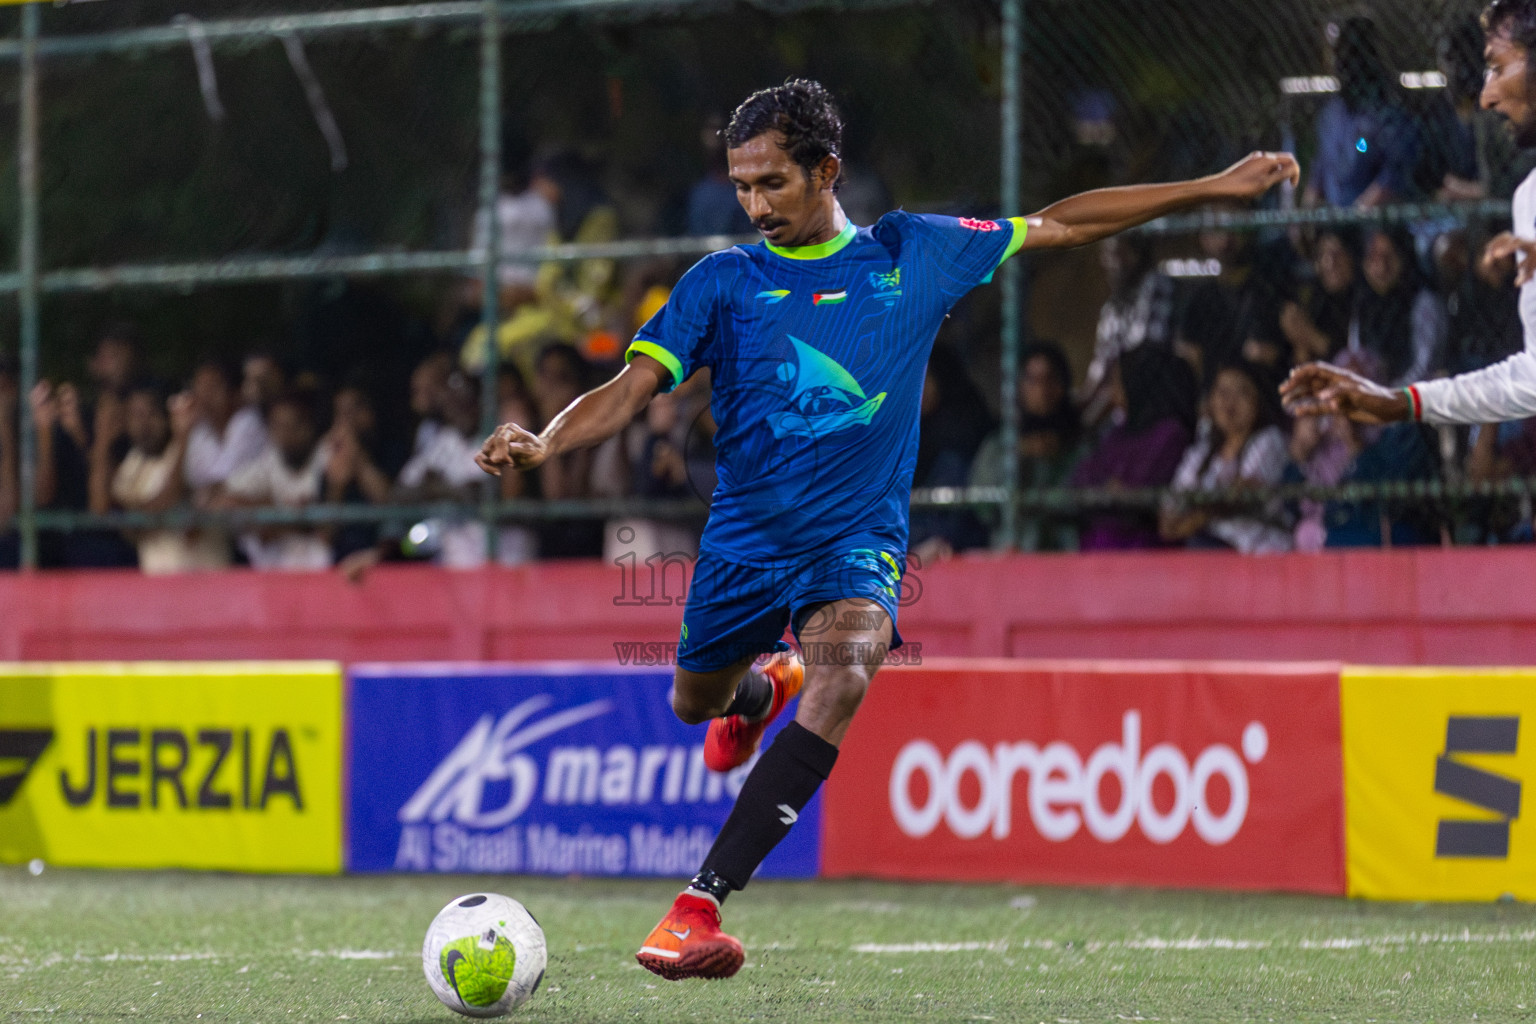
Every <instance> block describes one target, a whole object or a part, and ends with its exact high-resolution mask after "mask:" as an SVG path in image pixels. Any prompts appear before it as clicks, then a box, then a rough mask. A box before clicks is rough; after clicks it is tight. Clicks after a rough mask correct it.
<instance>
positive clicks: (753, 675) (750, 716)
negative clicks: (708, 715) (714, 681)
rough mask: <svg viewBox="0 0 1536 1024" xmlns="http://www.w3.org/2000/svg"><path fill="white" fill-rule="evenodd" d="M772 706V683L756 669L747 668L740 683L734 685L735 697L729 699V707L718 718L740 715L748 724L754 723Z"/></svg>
mask: <svg viewBox="0 0 1536 1024" xmlns="http://www.w3.org/2000/svg"><path fill="white" fill-rule="evenodd" d="M772 705H773V682H772V681H771V680H769V678H768V677H767V676H765V675H763V674H762V673H761V672H759V671H758V670H757V669H755V668H749V669H747V674H746V675H744V676H742V677H741V682H739V683H737V684H736V696H735V697H733V698H731V703H730V706H729V707H727V708H726V709H725V713H724V714H722V715H721V716H720V717H721V718H729V717H730V716H732V715H740V716H741V717H742V718H745V719H746V720H747V721H749V722H755V721H757V720H758V719H759V718H762V717H763V716H764V715H766V714H767V713H768V709H769V708H770V707H771V706H772Z"/></svg>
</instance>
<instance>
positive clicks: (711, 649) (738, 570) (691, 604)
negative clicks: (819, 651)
mask: <svg viewBox="0 0 1536 1024" xmlns="http://www.w3.org/2000/svg"><path fill="white" fill-rule="evenodd" d="M902 560H903V556H902V555H901V554H899V553H897V552H894V551H885V550H876V549H872V548H857V549H853V550H844V551H840V552H836V553H825V554H817V555H814V556H810V557H806V558H802V559H798V560H796V561H794V562H791V563H785V564H779V565H769V566H762V565H756V566H754V565H742V564H740V563H737V562H732V561H728V560H725V559H722V558H719V557H717V556H714V555H710V554H707V553H706V554H702V555H700V556H699V560H698V562H697V563H696V564H695V565H694V569H693V580H692V582H691V583H690V584H689V586H688V600H687V605H686V608H685V610H684V612H683V628H682V635H681V637H680V639H679V642H678V648H677V663H678V664H679V665H681V666H682V667H683V668H685V669H688V670H689V671H691V672H713V671H715V670H717V669H722V668H725V667H726V666H727V665H732V664H734V663H736V662H738V661H740V660H742V659H743V658H753V657H756V656H758V655H760V654H766V653H768V652H770V651H775V650H783V649H785V646H786V645H785V644H784V643H783V642H782V641H783V636H784V628H785V627H786V626H791V625H792V626H793V628H794V634H795V639H796V640H798V641H799V642H800V644H801V647H802V649H805V650H807V651H809V650H810V649H811V648H813V647H814V646H815V645H816V644H817V643H818V637H820V638H822V639H825V633H826V632H827V631H828V630H830V629H831V628H832V626H833V625H834V623H833V622H832V619H831V610H830V609H829V608H818V607H817V606H818V605H824V604H826V603H827V602H830V601H839V600H843V599H845V598H867V599H869V600H871V601H874V602H876V603H878V604H879V605H880V607H881V608H883V609H884V610H885V613H886V614H887V615H889V616H890V620H891V643H890V648H889V649H890V650H895V649H896V648H898V647H900V646H901V634H900V633H899V632H897V630H896V609H897V606H898V604H899V603H900V596H901V572H902V564H903V561H902ZM845 625H846V624H845ZM866 628H874V624H873V623H871V624H870V625H869V626H868V627H866ZM861 660H862V659H861Z"/></svg>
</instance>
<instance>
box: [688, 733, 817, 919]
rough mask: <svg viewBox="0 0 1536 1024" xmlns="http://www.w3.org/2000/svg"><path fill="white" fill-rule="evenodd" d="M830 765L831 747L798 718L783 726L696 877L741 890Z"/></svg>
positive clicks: (813, 793) (756, 767)
mask: <svg viewBox="0 0 1536 1024" xmlns="http://www.w3.org/2000/svg"><path fill="white" fill-rule="evenodd" d="M836 763H837V748H836V747H834V746H833V745H832V744H830V743H828V742H827V741H826V740H824V739H822V738H821V737H820V736H817V735H816V734H815V733H813V732H811V731H810V730H809V729H807V728H805V727H804V726H802V725H801V724H800V723H799V722H790V723H789V724H788V725H786V726H785V727H784V731H783V732H781V733H779V736H778V739H776V740H774V741H773V745H772V746H770V747H769V748H768V749H767V750H765V751H764V752H763V756H762V757H761V758H759V759H758V762H757V764H756V765H754V766H753V768H752V774H750V775H748V776H747V782H746V784H745V785H744V786H742V787H741V795H740V796H739V797H737V798H736V806H735V807H733V808H731V814H730V817H728V818H726V819H725V826H724V827H723V828H721V829H720V834H719V835H718V836H716V837H715V845H714V846H712V847H710V850H709V855H708V856H707V857H705V858H704V864H703V866H702V868H701V869H700V871H699V877H700V878H701V879H702V878H704V876H705V875H706V874H711V873H712V874H714V875H715V876H717V877H718V878H720V879H722V880H724V882H725V883H726V884H727V885H729V886H730V887H731V888H732V889H742V888H745V887H746V884H747V882H748V881H749V880H750V879H751V878H752V873H753V872H754V871H756V870H757V866H758V865H759V864H761V863H762V862H763V858H764V857H766V856H768V854H769V853H770V852H771V851H772V850H773V848H774V847H775V846H778V845H779V841H780V840H782V839H783V838H784V837H785V836H786V835H788V834H789V829H790V826H792V825H794V823H795V822H796V821H797V820H798V819H799V817H800V812H801V811H802V810H804V809H805V805H806V804H808V803H810V802H811V797H813V796H815V795H816V790H818V789H819V788H821V784H822V783H823V782H824V781H826V778H827V776H828V775H830V774H831V773H832V766H833V765H834V764H836ZM696 887H697V888H700V889H703V888H704V887H702V886H696ZM704 891H711V890H708V889H705V890H704ZM717 898H719V897H717Z"/></svg>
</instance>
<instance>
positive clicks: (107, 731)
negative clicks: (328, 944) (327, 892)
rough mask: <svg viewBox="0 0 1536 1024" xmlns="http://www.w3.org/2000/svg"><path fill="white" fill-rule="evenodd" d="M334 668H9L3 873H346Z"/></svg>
mask: <svg viewBox="0 0 1536 1024" xmlns="http://www.w3.org/2000/svg"><path fill="white" fill-rule="evenodd" d="M341 759H342V682H341V667H340V666H339V665H337V664H335V663H333V662H271V663H264V662H233V663H207V664H199V663H189V662H165V663H133V664H54V665H30V664H18V665H0V862H4V861H8V862H13V863H14V862H19V861H26V860H31V859H33V858H41V859H43V860H45V861H48V862H50V863H55V864H62V865H75V866H83V867H135V868H152V867H184V868H215V869H224V870H232V871H294V872H323V873H334V872H337V871H340V870H341V843H342V840H341V785H342V784H341V779H342V765H341Z"/></svg>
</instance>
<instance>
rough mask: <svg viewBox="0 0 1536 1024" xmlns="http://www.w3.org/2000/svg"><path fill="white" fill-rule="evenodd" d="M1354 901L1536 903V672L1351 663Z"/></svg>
mask: <svg viewBox="0 0 1536 1024" xmlns="http://www.w3.org/2000/svg"><path fill="white" fill-rule="evenodd" d="M1341 691H1342V710H1343V727H1344V728H1343V731H1344V807H1345V819H1346V822H1345V832H1346V849H1347V851H1348V853H1347V866H1346V876H1347V884H1348V889H1349V894H1350V895H1351V896H1366V897H1373V898H1378V899H1405V900H1410V899H1411V900H1488V899H1497V898H1499V897H1501V896H1505V895H1509V896H1513V897H1515V898H1517V899H1522V900H1536V823H1533V821H1532V820H1531V816H1530V815H1527V814H1524V813H1523V810H1524V808H1523V805H1522V804H1523V797H1524V796H1525V795H1526V794H1525V793H1524V787H1525V785H1526V784H1527V782H1528V781H1530V780H1536V670H1524V669H1449V668H1448V669H1422V668H1393V669H1383V668H1348V669H1345V670H1344V674H1343V678H1342V687H1341Z"/></svg>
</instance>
